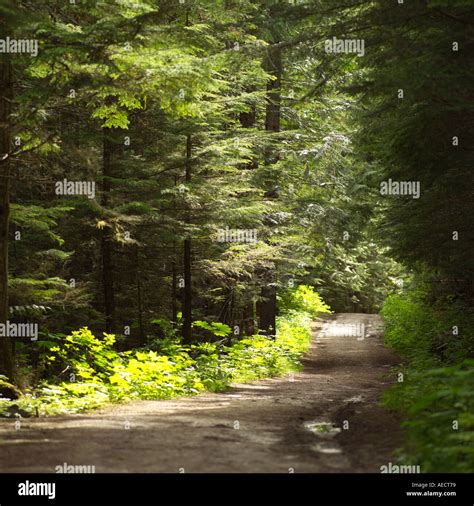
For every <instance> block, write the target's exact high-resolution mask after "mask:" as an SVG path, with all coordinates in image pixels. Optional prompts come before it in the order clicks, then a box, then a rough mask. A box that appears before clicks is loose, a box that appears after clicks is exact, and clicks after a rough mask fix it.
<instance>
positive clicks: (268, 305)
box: [257, 47, 282, 336]
mask: <svg viewBox="0 0 474 506" xmlns="http://www.w3.org/2000/svg"><path fill="white" fill-rule="evenodd" d="M265 70H266V71H267V72H268V73H269V74H270V75H271V76H272V77H273V78H274V79H272V80H271V81H269V82H268V84H267V107H266V114H265V130H266V131H267V132H279V131H280V120H281V75H282V54H281V48H279V47H270V48H269V50H268V53H267V57H266V61H265ZM277 160H278V156H275V154H274V150H273V149H272V150H269V152H268V153H267V164H268V165H271V164H273V163H275V162H276V161H277ZM271 180H272V178H269V181H270V182H271ZM273 193H274V189H273V188H269V189H268V190H267V194H266V196H267V198H270V197H271V196H272V195H273ZM265 277H266V278H267V279H265V285H264V287H263V288H262V291H261V294H260V295H261V297H262V301H261V302H259V304H258V306H257V308H258V313H259V320H260V324H259V326H260V329H261V330H262V331H263V332H264V333H265V334H266V335H268V336H274V335H275V333H276V313H277V298H276V296H277V291H276V273H275V271H274V270H273V271H272V270H268V271H267V272H266V273H265Z"/></svg>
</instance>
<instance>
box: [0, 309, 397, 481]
mask: <svg viewBox="0 0 474 506" xmlns="http://www.w3.org/2000/svg"><path fill="white" fill-rule="evenodd" d="M317 325H318V324H317ZM321 325H322V328H321ZM362 325H363V326H364V327H362ZM343 326H346V327H347V329H348V331H347V332H346V331H345V330H344V327H343ZM318 327H319V328H316V327H315V330H314V339H313V342H312V345H311V348H310V350H309V352H308V354H307V355H306V357H305V358H304V360H303V365H304V368H303V369H302V371H301V372H298V373H295V374H294V375H290V376H288V377H285V378H278V379H270V380H262V381H256V382H253V383H249V384H244V385H235V386H234V387H233V388H231V389H230V390H228V391H227V392H224V393H218V394H211V393H209V394H204V395H199V396H196V397H188V398H181V399H178V400H171V401H134V402H131V403H127V404H119V405H113V406H108V407H106V408H103V409H100V410H96V411H93V412H90V413H88V414H82V415H72V416H55V417H50V418H28V419H23V420H22V421H21V428H20V429H19V430H15V428H14V422H13V421H12V420H1V421H0V455H1V459H0V472H15V473H16V472H47V473H51V472H52V473H54V472H55V469H56V466H58V465H62V464H64V463H66V464H68V465H89V466H95V471H96V472H97V473H101V472H170V473H176V472H183V470H184V472H191V473H194V472H243V473H255V472H277V473H278V472H283V473H288V472H293V470H294V472H296V473H297V472H380V466H381V465H384V464H388V462H394V458H393V456H392V454H393V451H394V449H395V448H397V447H398V446H400V443H401V439H402V432H401V429H400V420H399V419H398V418H397V416H396V415H394V414H393V413H391V412H389V411H387V410H385V409H383V408H382V407H381V406H380V397H381V394H382V392H383V391H384V390H385V389H386V388H387V387H388V386H389V385H390V384H391V382H392V381H393V379H391V378H390V377H389V372H390V368H391V367H393V366H394V365H396V364H397V357H396V356H395V355H394V354H393V353H392V352H391V351H390V350H388V349H387V348H386V347H385V346H384V345H383V342H382V338H381V333H382V322H381V319H380V317H379V316H377V315H367V314H352V313H340V314H336V315H334V316H333V317H332V318H331V319H330V320H328V321H327V322H326V323H323V324H321V323H320V324H319V325H318ZM362 328H363V329H364V332H365V337H364V339H360V337H359V338H358V337H356V336H355V335H353V336H352V337H348V335H347V334H352V333H353V330H352V329H358V330H360V329H362ZM344 333H346V335H342V334H344ZM345 421H346V422H345ZM347 422H348V426H347ZM343 427H346V428H343ZM180 470H181V471H180Z"/></svg>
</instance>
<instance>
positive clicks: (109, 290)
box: [101, 129, 115, 333]
mask: <svg viewBox="0 0 474 506" xmlns="http://www.w3.org/2000/svg"><path fill="white" fill-rule="evenodd" d="M111 135H112V131H111V130H109V129H104V135H103V166H102V177H103V179H102V201H101V204H102V207H103V208H104V210H106V209H107V206H108V205H109V197H110V191H111V189H112V183H111V179H110V178H111V177H112V174H113V169H112V163H113V162H112V154H113V150H114V142H113V140H112V138H111ZM113 236H114V232H113V229H112V227H110V226H105V227H104V228H103V230H102V238H101V254H102V292H103V297H104V315H105V328H106V331H107V332H111V333H114V332H115V290H114V267H113Z"/></svg>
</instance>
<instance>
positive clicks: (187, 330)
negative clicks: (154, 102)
mask: <svg viewBox="0 0 474 506" xmlns="http://www.w3.org/2000/svg"><path fill="white" fill-rule="evenodd" d="M191 156H192V138H191V136H190V135H188V136H187V137H186V162H185V167H186V182H187V183H188V182H190V181H191ZM190 221H191V216H190V213H189V212H187V213H186V223H190ZM183 266H184V291H183V342H184V343H186V344H189V343H191V342H192V311H193V302H192V297H193V292H192V272H191V269H192V242H191V238H190V237H189V236H188V237H187V238H186V239H185V240H184V248H183Z"/></svg>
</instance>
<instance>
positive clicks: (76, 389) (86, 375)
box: [0, 287, 329, 416]
mask: <svg viewBox="0 0 474 506" xmlns="http://www.w3.org/2000/svg"><path fill="white" fill-rule="evenodd" d="M290 295H291V294H290ZM290 295H288V294H287V295H286V298H285V300H281V307H282V314H281V316H280V317H279V318H278V322H277V336H276V338H275V339H273V338H269V337H265V336H261V335H254V336H250V337H246V338H244V339H240V340H237V339H234V338H231V337H229V336H227V337H226V338H225V339H223V340H220V341H215V342H197V343H196V344H193V345H191V346H184V345H183V344H181V342H180V339H179V338H178V337H176V336H174V335H171V336H168V337H166V338H160V339H154V340H153V339H151V340H150V343H149V345H147V346H146V347H143V348H141V349H134V350H130V351H126V352H118V351H116V350H115V345H116V338H115V336H114V335H111V334H103V336H101V337H97V336H95V335H94V334H93V333H92V332H91V331H90V330H89V329H88V328H87V327H84V328H81V329H79V330H77V331H74V332H72V333H71V334H70V335H68V336H64V335H60V334H49V335H48V336H47V339H43V340H39V341H38V342H37V343H36V344H35V346H37V347H38V362H39V365H38V368H39V370H41V371H42V376H43V378H44V379H42V380H40V381H38V382H37V384H36V385H35V386H34V387H30V388H26V389H25V392H24V394H23V395H22V396H20V398H19V399H16V400H15V401H13V402H14V403H15V404H16V405H17V406H18V409H19V410H21V412H23V414H24V415H25V416H26V415H31V416H36V415H40V416H44V415H52V414H61V413H63V414H64V413H77V412H82V411H85V410H88V409H92V408H97V407H100V406H102V405H104V404H107V403H110V402H121V401H129V400H134V399H148V400H155V399H170V398H173V397H179V396H189V395H195V394H199V393H201V392H204V391H212V392H219V391H224V390H226V389H227V388H228V387H229V386H230V385H231V384H232V383H243V382H248V381H252V380H258V379H263V378H270V377H275V376H282V375H284V374H287V373H289V372H291V371H296V370H298V369H299V367H300V358H301V356H302V355H303V354H304V353H305V352H306V351H307V350H308V347H309V344H310V342H311V322H312V321H313V320H314V317H315V316H317V315H319V314H321V313H323V312H329V308H328V307H327V306H325V305H324V303H323V302H322V301H321V299H320V298H319V296H318V295H317V294H316V293H315V292H313V290H312V289H310V288H309V287H304V288H301V287H300V288H298V289H297V290H295V291H294V292H293V294H292V296H290ZM195 327H206V328H207V327H209V328H216V329H218V330H216V333H217V335H218V336H221V335H222V333H223V332H224V333H225V334H227V333H229V334H230V327H227V326H225V325H222V324H219V325H212V326H211V325H207V326H206V325H204V324H203V323H202V322H200V323H199V325H195ZM226 327H227V329H228V330H225V329H226ZM223 329H224V330H225V331H223ZM52 378H55V379H56V380H55V381H53V380H52ZM11 405H12V402H10V401H7V400H0V413H2V411H3V414H4V416H5V414H7V413H8V408H9V407H10V410H11Z"/></svg>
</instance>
